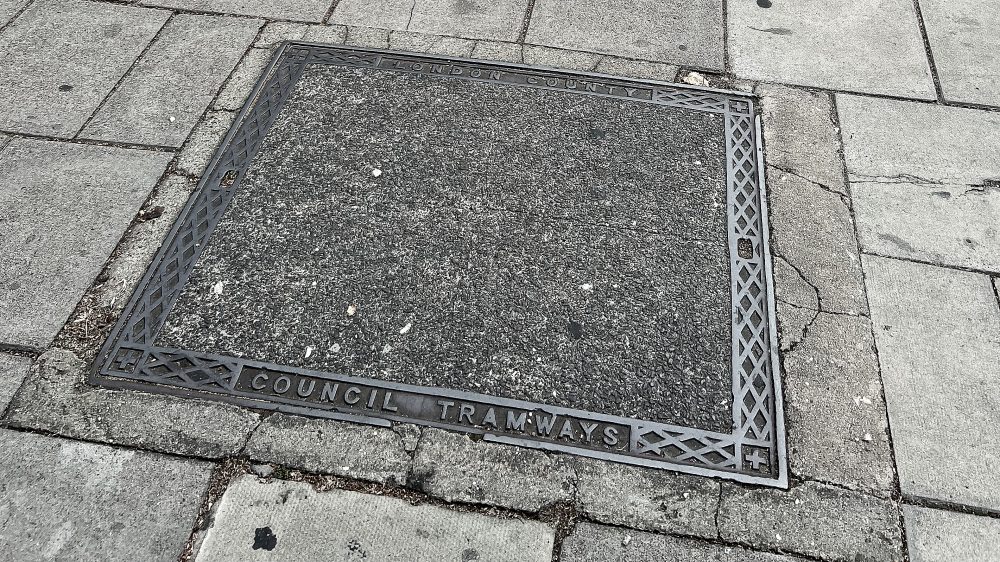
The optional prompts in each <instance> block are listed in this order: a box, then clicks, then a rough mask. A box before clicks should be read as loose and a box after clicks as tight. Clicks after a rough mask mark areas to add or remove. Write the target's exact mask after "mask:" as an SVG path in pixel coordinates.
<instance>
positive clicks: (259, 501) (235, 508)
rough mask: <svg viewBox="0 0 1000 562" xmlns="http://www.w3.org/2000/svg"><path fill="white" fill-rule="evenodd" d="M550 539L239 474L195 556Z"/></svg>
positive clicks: (488, 522)
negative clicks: (239, 476) (265, 481)
mask: <svg viewBox="0 0 1000 562" xmlns="http://www.w3.org/2000/svg"><path fill="white" fill-rule="evenodd" d="M553 542H554V531H553V529H552V528H551V527H549V526H547V525H545V524H544V523H540V522H537V521H530V520H521V519H508V518H498V517H491V516H487V515H481V514H478V513H469V512H461V511H452V510H450V509H446V508H444V507H438V506H433V505H427V504H423V505H413V504H411V503H410V502H408V501H405V500H402V499H397V498H391V497H385V496H376V495H369V494H360V493H357V492H351V491H345V490H331V491H328V492H317V491H316V490H314V489H313V488H312V487H311V486H310V485H309V484H305V483H300V482H282V481H273V482H269V483H264V482H261V481H259V480H258V479H257V478H254V477H250V476H245V477H242V478H240V479H238V480H236V481H235V482H233V484H232V485H230V487H229V489H227V490H226V493H225V494H224V495H223V496H222V500H221V501H220V502H219V506H218V509H217V511H216V513H215V516H214V518H213V523H212V526H211V527H210V528H209V529H208V531H207V532H206V534H205V537H204V541H203V542H202V544H201V547H200V549H199V550H198V552H197V554H196V558H195V559H196V560H206V561H207V560H211V561H224V560H239V561H243V560H319V559H322V560H332V559H337V560H362V559H368V560H386V561H400V562H405V561H410V560H462V561H472V560H496V561H505V560H510V561H519V562H520V561H525V562H527V561H537V562H542V561H544V562H549V560H551V557H552V545H553Z"/></svg>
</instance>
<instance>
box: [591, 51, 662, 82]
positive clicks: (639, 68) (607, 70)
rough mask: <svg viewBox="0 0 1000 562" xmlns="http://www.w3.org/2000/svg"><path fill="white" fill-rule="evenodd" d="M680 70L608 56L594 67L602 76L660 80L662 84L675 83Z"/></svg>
mask: <svg viewBox="0 0 1000 562" xmlns="http://www.w3.org/2000/svg"><path fill="white" fill-rule="evenodd" d="M679 70H680V67H679V66H677V65H674V64H667V63H663V62H652V61H642V60H634V59H625V58H621V57H612V56H607V55H605V56H603V57H601V60H600V61H599V62H598V63H597V66H595V67H594V71H595V72H599V73H601V74H610V75H612V76H627V77H630V78H644V79H647V80H660V81H662V82H673V81H674V79H675V78H676V77H677V72H678V71H679Z"/></svg>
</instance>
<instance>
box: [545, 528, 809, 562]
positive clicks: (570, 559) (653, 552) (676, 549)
mask: <svg viewBox="0 0 1000 562" xmlns="http://www.w3.org/2000/svg"><path fill="white" fill-rule="evenodd" d="M559 560H560V561H561V562H694V561H708V560H711V561H713V562H794V561H796V560H801V559H800V558H797V557H793V556H782V555H778V554H769V553H764V552H755V551H752V550H748V549H746V548H742V547H739V546H726V545H719V544H713V543H708V542H703V541H699V540H695V539H689V538H682V537H672V536H669V535H656V534H653V533H643V532H641V531H639V532H637V531H632V530H630V529H621V528H614V527H605V526H602V525H595V524H593V523H580V524H579V525H577V526H576V528H574V529H573V532H572V533H571V534H570V535H569V536H568V537H566V538H565V539H564V540H563V543H562V551H561V552H560V555H559Z"/></svg>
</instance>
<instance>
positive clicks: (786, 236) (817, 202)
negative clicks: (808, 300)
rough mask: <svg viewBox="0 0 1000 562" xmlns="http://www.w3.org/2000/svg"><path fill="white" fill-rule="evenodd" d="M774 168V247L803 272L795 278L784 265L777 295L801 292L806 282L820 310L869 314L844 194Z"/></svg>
mask: <svg viewBox="0 0 1000 562" xmlns="http://www.w3.org/2000/svg"><path fill="white" fill-rule="evenodd" d="M772 172H773V173H771V174H770V176H769V177H768V185H767V187H768V205H769V207H770V215H771V216H770V224H771V229H772V236H773V239H774V245H773V246H772V248H773V249H774V253H775V254H776V255H777V256H779V257H780V258H782V259H783V260H784V261H785V262H786V263H787V264H788V265H790V266H791V267H792V268H794V270H795V271H796V272H798V273H799V274H800V275H799V276H798V277H796V276H792V275H790V272H788V270H787V268H784V267H783V268H782V270H781V271H782V274H781V275H780V276H776V277H775V297H776V298H778V299H784V298H785V297H784V296H783V295H785V294H789V295H795V294H799V293H801V292H802V289H801V283H802V281H803V280H805V281H806V282H807V283H808V284H809V285H811V286H812V287H813V288H815V290H816V292H817V294H818V296H819V308H820V309H821V310H825V311H828V312H839V313H845V314H865V313H867V311H868V304H867V302H866V301H865V290H864V282H863V279H862V274H861V260H860V258H859V257H858V246H857V242H856V239H855V237H854V222H853V219H852V218H851V213H850V210H849V209H848V207H847V203H846V202H845V198H844V197H843V196H842V195H840V194H837V193H833V192H830V191H827V190H825V189H823V188H822V187H820V186H818V185H817V184H815V183H811V182H808V181H806V180H804V179H802V178H800V177H798V176H794V175H792V174H787V173H785V172H781V171H775V170H772ZM789 298H793V297H789Z"/></svg>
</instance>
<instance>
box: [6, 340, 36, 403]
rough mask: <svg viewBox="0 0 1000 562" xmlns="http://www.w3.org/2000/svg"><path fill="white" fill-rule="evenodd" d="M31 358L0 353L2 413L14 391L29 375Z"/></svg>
mask: <svg viewBox="0 0 1000 562" xmlns="http://www.w3.org/2000/svg"><path fill="white" fill-rule="evenodd" d="M29 367H31V359H29V358H27V357H19V356H17V355H8V354H6V353H0V413H2V412H3V411H4V410H6V409H7V404H10V399H11V398H13V397H14V393H15V392H17V389H18V388H21V383H22V382H24V377H26V376H27V375H28V368H29Z"/></svg>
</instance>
